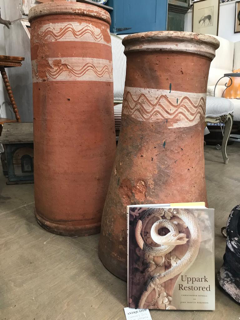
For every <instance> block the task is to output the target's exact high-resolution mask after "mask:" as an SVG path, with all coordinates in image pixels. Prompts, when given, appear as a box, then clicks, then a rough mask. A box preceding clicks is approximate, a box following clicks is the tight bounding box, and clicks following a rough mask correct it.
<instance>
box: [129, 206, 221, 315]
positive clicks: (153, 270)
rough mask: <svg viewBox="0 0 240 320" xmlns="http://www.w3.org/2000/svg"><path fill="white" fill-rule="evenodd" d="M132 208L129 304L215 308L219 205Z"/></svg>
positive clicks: (182, 308) (155, 307) (180, 307)
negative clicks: (212, 206)
mask: <svg viewBox="0 0 240 320" xmlns="http://www.w3.org/2000/svg"><path fill="white" fill-rule="evenodd" d="M127 213H128V219H127V221H128V226H127V227H128V306H129V307H130V308H139V309H160V310H215V257H214V209H208V208H206V207H205V204H204V203H184V204H162V205H161V204H159V205H156V204H154V205H132V206H128V207H127Z"/></svg>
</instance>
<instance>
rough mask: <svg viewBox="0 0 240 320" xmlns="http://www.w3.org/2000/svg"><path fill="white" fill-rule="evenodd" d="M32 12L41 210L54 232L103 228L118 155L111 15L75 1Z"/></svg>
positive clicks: (44, 223)
mask: <svg viewBox="0 0 240 320" xmlns="http://www.w3.org/2000/svg"><path fill="white" fill-rule="evenodd" d="M29 16H30V22H31V53H32V68H33V97H34V143H35V151H34V152H35V154H34V157H35V167H34V171H35V172H34V175H35V203H36V216H37V219H38V222H39V223H40V224H41V225H42V226H43V227H44V228H46V229H47V230H49V231H51V232H54V233H58V234H63V235H73V236H75V235H89V234H93V233H97V232H99V230H100V222H101V215H102V209H103V205H104V200H105V197H106V192H107V187H108V183H109V179H110V174H111V169H112V165H113V161H114V155H115V132H114V116H113V107H112V106H113V83H112V55H111V39H110V33H109V23H110V16H109V14H108V13H107V12H105V11H104V10H102V9H100V8H97V7H95V6H91V5H87V4H82V3H72V2H71V3H68V2H57V3H48V4H42V5H39V6H36V7H34V8H33V9H31V11H30V15H29Z"/></svg>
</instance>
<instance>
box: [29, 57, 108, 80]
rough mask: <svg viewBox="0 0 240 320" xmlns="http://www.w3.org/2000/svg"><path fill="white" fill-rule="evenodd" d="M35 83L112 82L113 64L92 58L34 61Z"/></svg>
mask: <svg viewBox="0 0 240 320" xmlns="http://www.w3.org/2000/svg"><path fill="white" fill-rule="evenodd" d="M32 72H33V82H42V81H105V82H112V81H113V78H112V62H111V61H109V60H104V59H92V58H77V57H74V58H60V59H58V58H50V59H47V61H46V60H40V61H37V60H34V61H32Z"/></svg>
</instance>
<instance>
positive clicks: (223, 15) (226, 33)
mask: <svg viewBox="0 0 240 320" xmlns="http://www.w3.org/2000/svg"><path fill="white" fill-rule="evenodd" d="M234 22H235V1H231V2H225V3H221V4H220V12H219V28H218V36H219V37H222V38H225V39H227V40H229V41H232V42H237V41H240V33H234ZM184 30H185V31H192V10H189V11H188V12H187V13H186V15H185V23H184Z"/></svg>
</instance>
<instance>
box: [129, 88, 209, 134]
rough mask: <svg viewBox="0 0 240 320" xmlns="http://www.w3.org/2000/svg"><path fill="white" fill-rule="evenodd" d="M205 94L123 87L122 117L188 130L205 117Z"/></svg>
mask: <svg viewBox="0 0 240 320" xmlns="http://www.w3.org/2000/svg"><path fill="white" fill-rule="evenodd" d="M205 103H206V94H204V93H189V92H181V91H169V90H161V89H142V88H134V87H126V88H125V92H124V100H123V114H126V115H128V116H131V117H133V118H134V119H137V120H139V121H148V122H157V121H163V120H167V121H168V122H169V124H168V126H169V127H174V128H176V127H189V126H193V125H195V124H196V123H198V122H199V121H200V119H201V117H204V116H205V108H206V106H205Z"/></svg>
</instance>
